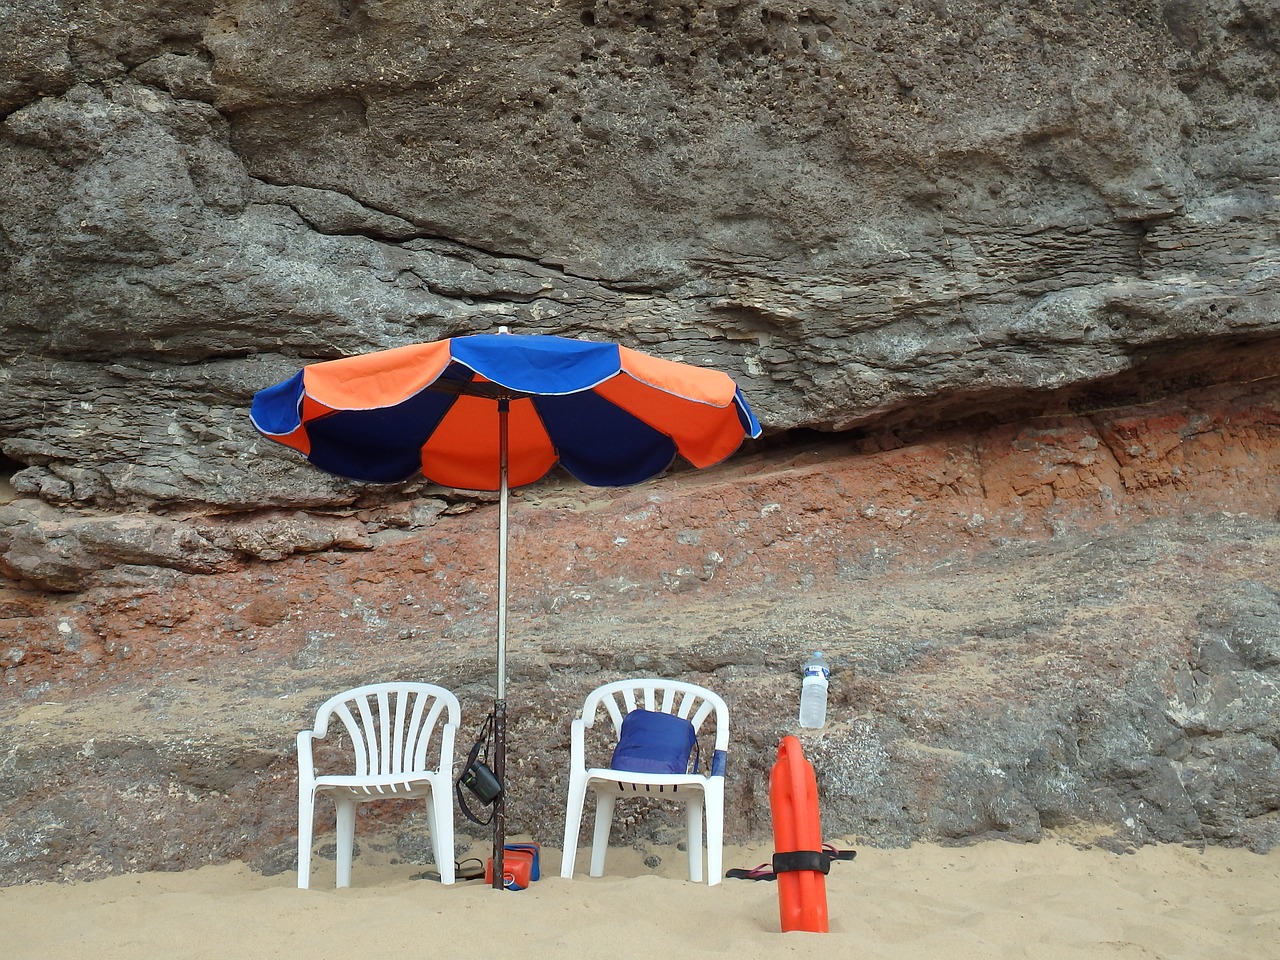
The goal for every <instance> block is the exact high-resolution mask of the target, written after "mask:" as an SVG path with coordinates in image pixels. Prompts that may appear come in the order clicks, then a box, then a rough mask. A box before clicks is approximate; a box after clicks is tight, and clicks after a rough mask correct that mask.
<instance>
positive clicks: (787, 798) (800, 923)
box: [769, 736, 828, 933]
mask: <svg viewBox="0 0 1280 960" xmlns="http://www.w3.org/2000/svg"><path fill="white" fill-rule="evenodd" d="M769 808H770V813H771V815H772V818H773V849H774V857H773V870H774V873H775V874H776V875H777V878H778V910H779V914H780V916H781V920H782V932H783V933H788V932H790V931H792V930H805V931H808V932H810V933H827V932H828V923H827V877H826V873H827V862H828V861H827V860H826V859H825V858H824V857H823V855H822V823H821V821H820V820H819V819H818V778H817V777H816V776H815V775H814V772H813V764H811V763H810V762H809V761H808V760H806V759H805V756H804V751H803V750H802V749H801V748H800V741H799V740H797V739H796V738H795V737H792V736H788V737H783V738H782V742H781V743H780V744H778V760H777V762H776V763H775V764H774V765H773V773H772V774H771V775H770V777H769ZM810 867H811V869H810Z"/></svg>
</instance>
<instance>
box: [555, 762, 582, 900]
mask: <svg viewBox="0 0 1280 960" xmlns="http://www.w3.org/2000/svg"><path fill="white" fill-rule="evenodd" d="M586 799H587V786H586V784H585V783H583V782H581V781H579V780H577V779H574V778H570V780H569V797H568V799H567V800H566V801H565V812H564V847H563V850H564V855H563V858H562V859H561V861H560V876H561V877H563V878H564V879H565V880H572V879H573V865H574V863H575V862H576V861H577V859H578V834H579V833H580V832H581V830H582V807H583V804H585V803H586Z"/></svg>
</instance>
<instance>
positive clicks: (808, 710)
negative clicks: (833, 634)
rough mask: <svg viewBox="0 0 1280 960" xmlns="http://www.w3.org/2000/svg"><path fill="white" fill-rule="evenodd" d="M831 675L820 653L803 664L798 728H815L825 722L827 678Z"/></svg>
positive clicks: (816, 653)
mask: <svg viewBox="0 0 1280 960" xmlns="http://www.w3.org/2000/svg"><path fill="white" fill-rule="evenodd" d="M830 675H831V671H830V669H828V667H827V661H825V660H823V659H822V654H821V652H815V653H814V655H813V656H812V657H810V658H809V659H808V660H806V661H805V663H804V684H803V686H801V688H800V726H802V727H810V728H816V727H821V726H822V725H823V724H824V723H826V722H827V677H829V676H830Z"/></svg>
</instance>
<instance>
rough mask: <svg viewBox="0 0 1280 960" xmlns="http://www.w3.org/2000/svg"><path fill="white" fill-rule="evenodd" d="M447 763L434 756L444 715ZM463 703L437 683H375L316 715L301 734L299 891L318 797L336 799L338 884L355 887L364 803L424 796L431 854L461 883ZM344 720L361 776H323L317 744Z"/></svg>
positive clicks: (304, 883) (307, 874)
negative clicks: (458, 785) (457, 777)
mask: <svg viewBox="0 0 1280 960" xmlns="http://www.w3.org/2000/svg"><path fill="white" fill-rule="evenodd" d="M446 711H447V716H446V720H445V722H444V723H442V724H440V738H439V744H440V746H439V749H440V753H439V762H438V764H437V765H436V766H435V767H434V768H432V767H428V760H427V752H428V747H429V746H430V743H431V740H432V736H433V734H434V732H435V729H436V725H437V723H438V722H439V721H440V718H441V714H442V713H445V712H446ZM460 712H461V711H460V709H459V706H458V698H457V697H455V696H454V695H453V694H452V693H451V692H449V691H448V690H446V689H445V688H444V687H438V686H436V685H435V684H432V683H372V684H368V685H367V686H363V687H356V688H354V689H352V690H347V691H346V692H344V693H339V694H337V695H336V696H334V697H330V698H329V699H328V700H326V701H325V702H324V703H323V704H322V705H321V706H320V709H319V710H318V711H316V723H315V727H314V728H313V729H311V730H303V731H302V732H301V733H299V734H298V886H299V887H300V888H302V889H304V890H305V889H306V888H307V887H309V886H310V885H311V837H312V830H313V819H314V815H315V804H316V797H317V796H327V797H332V798H333V801H334V804H335V805H336V806H337V815H338V828H337V839H338V886H339V887H349V886H351V852H352V845H353V844H354V843H355V831H356V806H357V805H358V804H361V803H367V802H369V801H371V800H403V799H419V798H424V799H425V800H426V802H427V820H428V825H429V827H430V830H431V849H432V850H433V851H434V853H435V858H436V866H437V868H438V869H439V871H440V882H441V883H453V879H454V866H453V741H454V736H455V735H456V733H457V729H458V721H459V716H460ZM334 716H336V717H337V718H338V719H339V720H341V721H342V724H343V726H345V727H346V730H347V734H348V735H349V736H350V739H351V747H352V753H353V754H354V758H353V759H354V763H353V765H352V768H353V769H354V772H353V773H348V774H339V775H327V774H326V775H323V776H316V771H315V758H314V756H313V754H312V744H313V742H314V741H316V740H322V739H324V737H325V735H326V734H327V732H328V730H329V721H330V720H331V719H332V718H333V717H334Z"/></svg>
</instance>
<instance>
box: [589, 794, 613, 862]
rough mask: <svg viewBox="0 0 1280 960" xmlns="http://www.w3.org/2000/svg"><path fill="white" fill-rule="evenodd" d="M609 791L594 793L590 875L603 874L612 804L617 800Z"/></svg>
mask: <svg viewBox="0 0 1280 960" xmlns="http://www.w3.org/2000/svg"><path fill="white" fill-rule="evenodd" d="M617 799H618V798H617V797H615V796H614V795H613V794H611V793H597V794H596V829H595V833H594V834H593V835H592V838H591V876H593V877H603V876H604V856H605V854H606V853H608V852H609V828H610V827H611V826H613V805H614V803H615V802H616V801H617Z"/></svg>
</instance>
